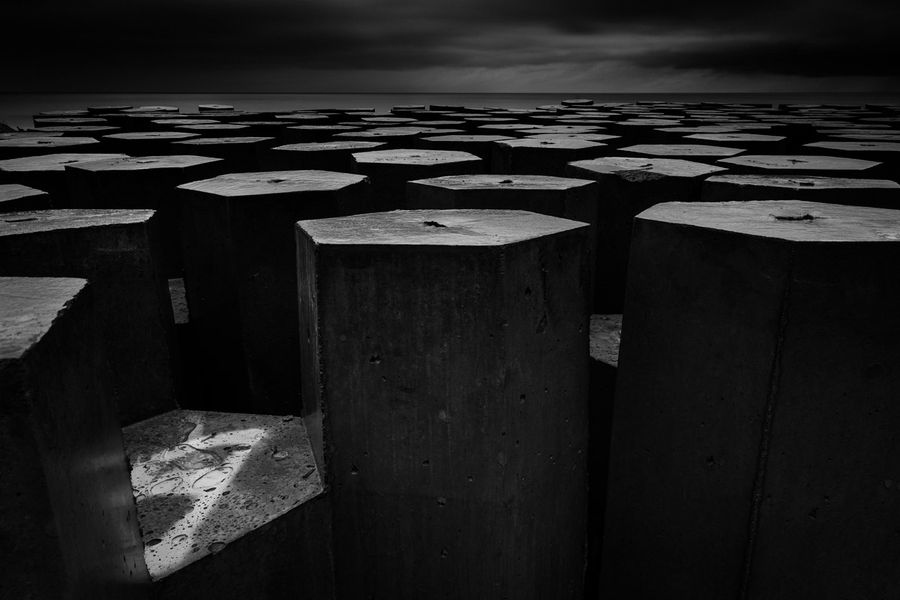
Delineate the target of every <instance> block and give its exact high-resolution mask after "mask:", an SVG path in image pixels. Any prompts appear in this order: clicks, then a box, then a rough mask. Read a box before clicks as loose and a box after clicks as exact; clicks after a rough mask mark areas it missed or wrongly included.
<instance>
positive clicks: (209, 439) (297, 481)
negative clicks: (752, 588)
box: [122, 410, 322, 579]
mask: <svg viewBox="0 0 900 600" xmlns="http://www.w3.org/2000/svg"><path fill="white" fill-rule="evenodd" d="M122 433H123V437H124V442H125V451H126V453H127V454H128V459H129V462H130V463H131V484H132V488H133V492H134V496H135V501H136V503H137V510H138V520H139V521H140V524H141V532H142V536H143V541H144V556H145V558H146V561H147V567H148V568H149V570H150V576H151V577H152V578H153V579H160V578H162V577H165V576H166V575H169V574H171V573H173V572H175V571H177V570H178V569H181V568H183V567H184V566H186V565H188V564H190V563H192V562H194V561H197V560H199V559H201V558H203V557H205V556H207V555H209V554H216V553H217V552H220V551H222V550H224V549H225V547H226V546H227V545H228V544H229V543H231V542H233V541H235V540H236V539H238V538H240V537H241V536H243V535H245V534H246V533H248V532H250V531H252V530H254V529H257V528H259V527H261V526H262V525H265V524H266V523H269V522H270V521H272V520H273V519H276V518H278V517H279V516H281V515H283V514H285V513H286V512H288V511H289V510H291V509H293V508H295V507H297V506H299V505H301V504H303V503H304V502H306V501H308V500H310V499H312V498H314V497H316V496H318V495H319V494H320V493H321V492H322V482H321V479H320V476H319V469H318V466H317V465H316V462H315V458H314V457H313V452H312V447H311V446H310V443H309V437H308V435H307V433H306V427H305V425H304V423H303V420H302V419H301V418H300V417H292V416H272V415H249V414H240V413H218V412H201V411H189V410H175V411H172V412H168V413H164V414H162V415H158V416H156V417H153V418H151V419H148V420H146V421H141V422H139V423H135V424H134V425H129V426H128V427H126V428H124V429H123V430H122Z"/></svg>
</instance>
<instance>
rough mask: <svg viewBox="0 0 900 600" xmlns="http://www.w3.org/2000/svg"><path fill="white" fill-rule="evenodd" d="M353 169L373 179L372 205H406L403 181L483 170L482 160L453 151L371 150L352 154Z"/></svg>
mask: <svg viewBox="0 0 900 600" xmlns="http://www.w3.org/2000/svg"><path fill="white" fill-rule="evenodd" d="M353 160H354V171H355V172H357V173H362V174H364V175H367V176H368V177H369V179H370V180H371V181H372V186H373V187H372V191H373V194H374V200H375V208H376V209H377V210H392V209H398V208H405V207H406V199H405V193H406V182H407V181H412V180H413V179H426V178H428V177H442V176H444V175H465V174H473V173H483V172H484V162H483V161H482V160H481V159H480V158H478V157H477V156H475V155H474V154H469V153H468V152H458V151H455V150H411V149H398V150H373V151H370V152H357V153H355V154H354V155H353Z"/></svg>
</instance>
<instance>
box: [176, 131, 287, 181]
mask: <svg viewBox="0 0 900 600" xmlns="http://www.w3.org/2000/svg"><path fill="white" fill-rule="evenodd" d="M274 145H275V138H273V137H258V136H251V135H241V136H235V137H198V138H191V139H189V140H182V141H180V142H172V146H173V147H174V148H179V149H180V150H181V151H184V152H187V153H189V154H200V155H203V156H212V157H215V158H221V159H222V160H223V161H225V164H224V169H227V170H228V171H229V172H232V173H234V172H242V171H258V170H260V169H261V168H262V167H263V160H262V156H263V153H264V152H265V151H266V150H267V149H268V148H271V147H272V146H274Z"/></svg>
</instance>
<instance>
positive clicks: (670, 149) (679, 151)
mask: <svg viewBox="0 0 900 600" xmlns="http://www.w3.org/2000/svg"><path fill="white" fill-rule="evenodd" d="M620 150H621V151H622V152H634V153H636V154H649V155H651V156H726V157H727V156H734V155H735V154H740V153H741V152H745V150H744V149H743V148H729V147H727V146H711V145H708V144H635V145H634V146H626V147H624V148H620Z"/></svg>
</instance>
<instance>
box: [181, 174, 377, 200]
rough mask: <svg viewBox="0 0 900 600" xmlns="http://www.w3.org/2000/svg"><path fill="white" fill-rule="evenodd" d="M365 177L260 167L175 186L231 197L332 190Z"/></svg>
mask: <svg viewBox="0 0 900 600" xmlns="http://www.w3.org/2000/svg"><path fill="white" fill-rule="evenodd" d="M365 179H366V176H365V175H354V174H351V173H338V172H336V171H315V170H309V171H262V172H256V173H227V174H225V175H219V176H218V177H213V178H211V179H204V180H202V181H192V182H191V183H185V184H183V185H180V186H178V188H179V189H182V190H191V191H194V192H202V193H205V194H213V195H216V196H226V197H229V198H231V197H241V196H267V195H271V194H296V193H298V192H333V191H337V190H341V189H343V188H345V187H347V186H350V185H354V184H357V183H360V182H362V181H365Z"/></svg>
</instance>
